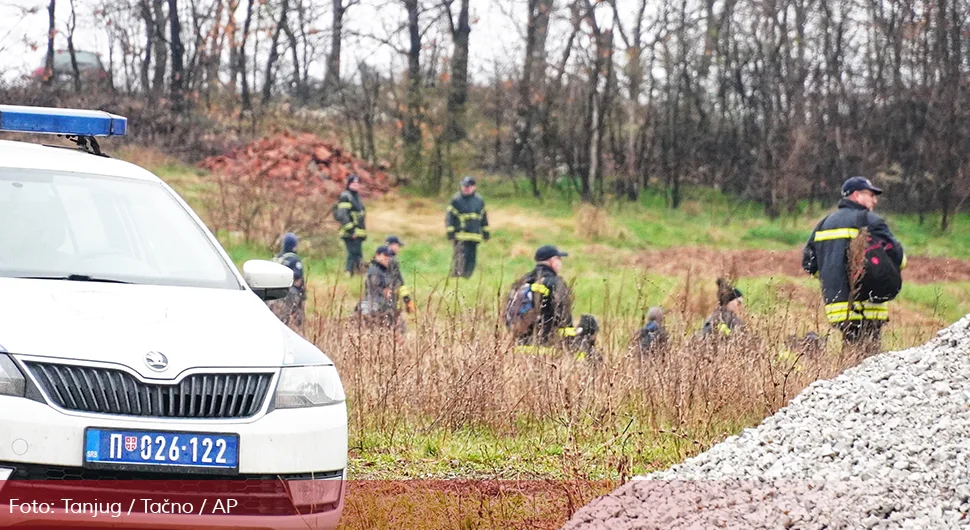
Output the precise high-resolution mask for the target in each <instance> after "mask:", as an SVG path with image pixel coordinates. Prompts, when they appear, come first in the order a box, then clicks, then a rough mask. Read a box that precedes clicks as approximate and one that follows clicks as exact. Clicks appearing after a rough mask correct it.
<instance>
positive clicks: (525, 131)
mask: <svg viewBox="0 0 970 530" xmlns="http://www.w3.org/2000/svg"><path fill="white" fill-rule="evenodd" d="M552 6H553V0H528V21H527V27H526V39H525V61H524V62H523V65H522V77H521V79H520V80H519V105H518V111H517V118H516V122H515V140H514V143H513V147H512V160H513V163H514V164H515V165H517V166H521V167H523V168H524V169H525V172H526V175H527V176H528V177H529V183H530V184H531V186H532V195H533V196H534V197H539V183H538V178H539V176H538V173H537V168H536V165H537V163H536V158H537V155H538V153H537V150H538V146H537V145H536V138H535V126H536V121H537V120H538V111H539V108H538V99H539V95H540V94H541V93H542V90H543V88H544V86H545V77H546V36H547V35H548V34H549V15H550V12H551V11H552Z"/></svg>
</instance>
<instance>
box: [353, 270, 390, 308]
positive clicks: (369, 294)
mask: <svg viewBox="0 0 970 530" xmlns="http://www.w3.org/2000/svg"><path fill="white" fill-rule="evenodd" d="M393 287H394V280H393V279H392V278H391V274H390V272H389V271H388V269H387V267H385V266H383V265H381V264H380V263H378V262H377V261H371V263H370V267H368V269H367V278H366V279H365V280H364V299H363V300H361V302H360V306H359V309H360V312H361V313H363V314H365V315H369V314H375V313H390V312H392V311H393V310H394V305H393V303H392V298H391V297H390V296H389V295H390V290H391V289H393Z"/></svg>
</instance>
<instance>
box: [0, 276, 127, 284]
mask: <svg viewBox="0 0 970 530" xmlns="http://www.w3.org/2000/svg"><path fill="white" fill-rule="evenodd" d="M17 278H24V279H27V280H68V281H72V282H102V283H131V282H126V281H124V280H114V279H111V278H98V277H95V276H88V275H87V274H69V275H67V276H17Z"/></svg>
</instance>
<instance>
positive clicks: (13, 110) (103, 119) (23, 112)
mask: <svg viewBox="0 0 970 530" xmlns="http://www.w3.org/2000/svg"><path fill="white" fill-rule="evenodd" d="M127 128H128V118H125V117H124V116H116V115H114V114H109V113H107V112H103V111H100V110H80V109H57V108H51V107H24V106H18V105H0V131H9V132H25V133H39V134H65V135H76V136H124V135H125V131H126V130H127Z"/></svg>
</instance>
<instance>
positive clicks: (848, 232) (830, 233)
mask: <svg viewBox="0 0 970 530" xmlns="http://www.w3.org/2000/svg"><path fill="white" fill-rule="evenodd" d="M857 235H859V229H858V228H833V229H832V230H821V231H819V232H815V241H831V240H833V239H852V238H853V237H855V236H857Z"/></svg>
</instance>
